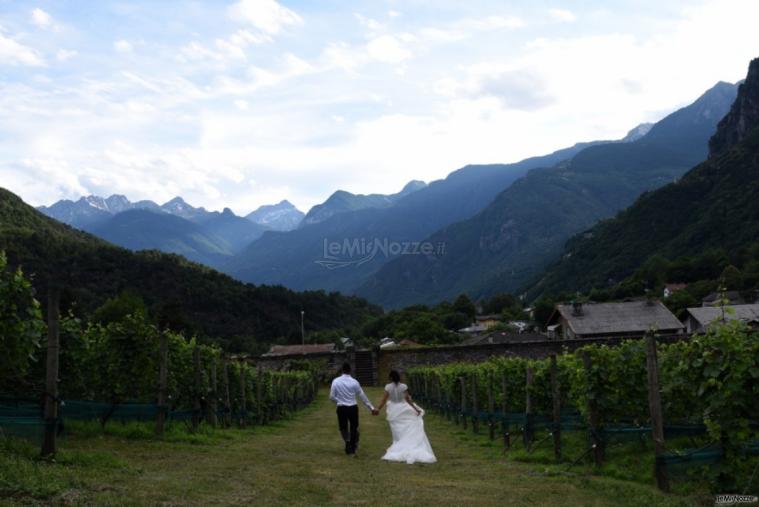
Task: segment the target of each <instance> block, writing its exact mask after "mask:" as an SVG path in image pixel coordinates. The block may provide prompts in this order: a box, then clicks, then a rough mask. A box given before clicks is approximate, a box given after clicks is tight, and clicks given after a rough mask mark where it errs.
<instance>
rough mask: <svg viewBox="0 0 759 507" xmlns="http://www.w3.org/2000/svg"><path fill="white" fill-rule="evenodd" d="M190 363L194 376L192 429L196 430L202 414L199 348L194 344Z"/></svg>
mask: <svg viewBox="0 0 759 507" xmlns="http://www.w3.org/2000/svg"><path fill="white" fill-rule="evenodd" d="M192 363H193V370H194V371H193V373H194V377H195V399H194V400H193V405H192V430H193V431H197V430H198V426H200V418H201V414H202V412H201V403H200V398H201V394H200V348H199V347H198V345H195V348H194V349H193V350H192Z"/></svg>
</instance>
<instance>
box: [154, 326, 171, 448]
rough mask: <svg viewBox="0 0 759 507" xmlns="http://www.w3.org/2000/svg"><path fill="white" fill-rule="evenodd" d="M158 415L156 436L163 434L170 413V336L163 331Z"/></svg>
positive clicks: (160, 348)
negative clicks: (168, 392) (168, 390)
mask: <svg viewBox="0 0 759 507" xmlns="http://www.w3.org/2000/svg"><path fill="white" fill-rule="evenodd" d="M158 356H159V357H158V361H159V366H158V415H157V416H156V421H155V434H156V436H159V437H160V436H161V435H163V431H164V429H165V428H166V416H167V415H168V414H169V406H168V399H167V388H168V380H169V337H168V336H167V334H166V333H165V332H163V333H161V343H160V345H159V351H158Z"/></svg>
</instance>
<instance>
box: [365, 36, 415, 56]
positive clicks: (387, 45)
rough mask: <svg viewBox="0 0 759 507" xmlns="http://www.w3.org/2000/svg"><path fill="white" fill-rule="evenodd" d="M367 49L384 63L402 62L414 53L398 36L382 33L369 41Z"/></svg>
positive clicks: (370, 54)
mask: <svg viewBox="0 0 759 507" xmlns="http://www.w3.org/2000/svg"><path fill="white" fill-rule="evenodd" d="M366 51H367V53H368V54H369V56H370V57H371V58H373V59H374V60H377V61H380V62H384V63H400V62H403V61H405V60H408V59H409V58H411V57H412V56H413V55H412V53H411V51H409V50H408V49H407V48H406V47H405V46H404V45H403V44H402V43H401V42H400V41H399V40H398V39H397V38H396V37H394V36H392V35H382V36H380V37H377V38H375V39H372V40H371V41H369V43H368V44H367V45H366Z"/></svg>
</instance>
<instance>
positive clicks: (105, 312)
mask: <svg viewBox="0 0 759 507" xmlns="http://www.w3.org/2000/svg"><path fill="white" fill-rule="evenodd" d="M129 315H133V316H138V315H139V316H142V317H143V318H146V317H147V315H148V309H147V307H146V306H145V302H144V301H143V300H142V298H141V297H140V296H138V295H137V294H134V293H132V292H129V291H124V292H122V293H121V294H119V295H118V296H116V297H115V298H110V299H108V300H107V301H106V302H105V303H103V305H102V306H101V307H100V308H98V309H97V310H95V313H94V314H93V315H92V322H93V323H95V324H102V325H108V324H110V323H112V322H121V321H123V320H125V319H126V317H127V316H129Z"/></svg>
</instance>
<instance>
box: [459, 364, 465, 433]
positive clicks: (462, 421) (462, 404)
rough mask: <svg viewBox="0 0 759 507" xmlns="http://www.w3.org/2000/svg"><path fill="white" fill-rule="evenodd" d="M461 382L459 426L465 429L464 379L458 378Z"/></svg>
mask: <svg viewBox="0 0 759 507" xmlns="http://www.w3.org/2000/svg"><path fill="white" fill-rule="evenodd" d="M459 381H460V382H461V425H462V427H463V428H464V429H466V378H465V377H461V378H459Z"/></svg>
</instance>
